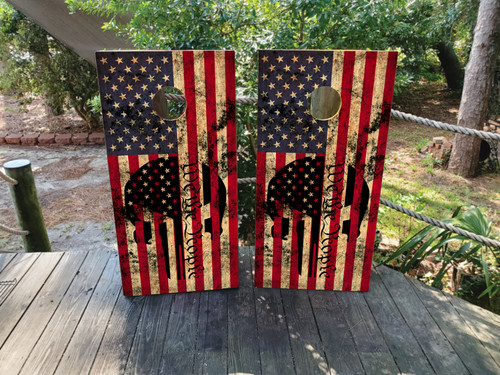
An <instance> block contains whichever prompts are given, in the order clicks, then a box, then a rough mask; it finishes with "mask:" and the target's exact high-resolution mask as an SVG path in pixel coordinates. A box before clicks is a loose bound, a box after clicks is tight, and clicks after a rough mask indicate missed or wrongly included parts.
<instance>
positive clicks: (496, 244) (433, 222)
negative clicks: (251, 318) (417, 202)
mask: <svg viewBox="0 0 500 375" xmlns="http://www.w3.org/2000/svg"><path fill="white" fill-rule="evenodd" d="M256 181H257V179H256V178H255V177H247V178H238V183H240V184H251V183H255V182H256ZM380 203H382V204H383V205H384V206H387V207H389V208H392V209H393V210H396V211H399V212H401V213H403V214H405V215H408V216H411V217H414V218H415V219H418V220H421V221H423V222H426V223H427V224H431V225H434V226H435V227H438V228H442V229H446V230H449V231H450V232H453V233H456V234H459V235H461V236H464V237H467V238H471V239H473V240H475V241H478V242H481V243H483V244H485V245H488V246H491V247H496V248H499V249H500V242H499V241H496V240H493V239H491V238H488V237H484V236H480V235H477V234H475V233H472V232H469V231H467V230H463V229H460V228H457V227H454V226H453V225H450V224H448V223H445V222H442V221H440V220H436V219H433V218H432V217H429V216H425V215H422V214H420V213H418V212H415V211H412V210H409V209H407V208H404V207H402V206H399V205H397V204H395V203H392V202H391V201H388V200H387V199H384V198H380Z"/></svg>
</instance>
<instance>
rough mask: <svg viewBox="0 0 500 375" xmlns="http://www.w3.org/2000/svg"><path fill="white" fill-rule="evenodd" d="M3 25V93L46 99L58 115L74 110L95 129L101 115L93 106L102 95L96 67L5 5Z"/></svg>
mask: <svg viewBox="0 0 500 375" xmlns="http://www.w3.org/2000/svg"><path fill="white" fill-rule="evenodd" d="M0 24H1V27H0V51H2V52H3V53H2V58H1V60H0V63H1V65H2V66H3V72H2V77H1V79H0V89H1V90H3V91H4V92H8V93H10V94H15V95H17V96H18V97H23V96H28V95H30V94H34V95H42V96H43V97H44V98H45V99H46V103H47V104H48V105H49V106H50V107H51V109H52V111H53V113H54V114H56V115H57V114H61V113H62V112H63V111H64V110H65V109H67V108H69V107H73V108H74V109H75V110H76V112H77V113H78V115H80V117H82V119H83V120H84V121H85V122H86V123H87V124H88V126H89V127H91V128H92V127H95V126H96V125H97V121H98V118H99V116H100V114H99V111H95V109H93V108H92V106H91V100H92V98H93V97H94V96H96V95H97V93H98V88H97V77H96V72H95V69H94V67H93V66H92V65H90V64H89V63H88V62H86V61H85V60H83V59H81V58H80V57H79V56H78V55H76V54H75V53H74V52H73V51H71V50H70V49H68V48H67V47H66V46H64V45H63V44H61V43H60V42H59V41H57V40H56V39H54V38H52V37H51V36H50V35H49V34H48V33H47V32H46V31H45V30H43V29H42V28H40V27H39V26H38V25H37V24H35V23H34V22H33V21H31V20H29V19H28V18H26V17H25V16H24V15H22V14H21V13H20V12H18V11H16V10H14V9H13V8H12V7H10V6H8V5H7V4H5V3H4V2H0Z"/></svg>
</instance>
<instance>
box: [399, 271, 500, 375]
mask: <svg viewBox="0 0 500 375" xmlns="http://www.w3.org/2000/svg"><path fill="white" fill-rule="evenodd" d="M408 280H410V282H411V284H412V285H413V286H414V288H415V290H416V291H417V295H418V296H419V297H420V299H421V300H422V302H423V303H424V305H425V307H426V308H427V310H428V311H429V313H430V314H431V315H432V317H433V319H434V321H435V322H436V323H437V324H438V326H439V328H441V330H442V331H443V332H444V334H445V335H446V337H447V338H448V340H449V341H450V343H451V345H452V346H453V349H454V350H455V351H456V352H457V354H458V355H459V357H460V359H461V360H462V362H463V363H464V364H465V366H466V367H467V369H468V370H469V371H470V372H471V373H473V374H499V373H500V368H499V367H498V366H497V364H496V363H495V361H494V360H493V358H492V357H491V356H490V354H489V353H488V352H487V351H486V350H485V348H484V346H483V344H481V342H480V341H479V340H478V339H476V337H474V333H473V332H472V331H471V330H470V328H469V327H468V325H467V324H466V323H465V321H464V320H463V319H462V317H461V316H460V315H459V314H458V312H457V311H456V310H455V308H454V307H453V305H452V304H451V303H450V302H449V301H448V300H447V298H446V297H445V296H444V294H443V293H442V292H441V291H440V290H437V289H435V288H431V287H429V286H427V285H425V284H423V283H421V282H419V281H418V280H413V279H408Z"/></svg>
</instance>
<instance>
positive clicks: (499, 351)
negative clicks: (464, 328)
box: [446, 295, 500, 365]
mask: <svg viewBox="0 0 500 375" xmlns="http://www.w3.org/2000/svg"><path fill="white" fill-rule="evenodd" d="M446 298H448V300H449V301H450V302H451V303H452V304H453V307H455V309H456V310H457V311H458V313H459V314H460V316H461V317H462V318H463V319H464V320H465V321H466V322H467V324H468V325H469V328H470V329H471V330H472V332H474V335H475V336H476V337H477V339H478V340H479V341H481V342H482V344H483V345H484V347H485V348H486V350H487V351H488V352H489V353H490V355H491V356H492V357H493V359H494V360H495V362H496V364H497V365H500V324H499V318H500V317H499V316H498V315H497V314H495V313H492V312H491V311H488V310H485V309H482V308H480V307H479V306H475V305H473V304H471V303H469V302H467V301H464V300H463V299H460V298H458V297H455V296H452V295H446Z"/></svg>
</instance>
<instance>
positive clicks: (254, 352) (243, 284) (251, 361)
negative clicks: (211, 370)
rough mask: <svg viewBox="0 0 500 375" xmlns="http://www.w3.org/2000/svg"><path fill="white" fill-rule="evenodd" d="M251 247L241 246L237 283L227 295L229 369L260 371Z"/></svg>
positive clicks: (243, 371)
mask: <svg viewBox="0 0 500 375" xmlns="http://www.w3.org/2000/svg"><path fill="white" fill-rule="evenodd" d="M252 254H253V248H251V247H250V246H245V247H240V250H239V256H240V271H239V275H240V287H239V288H237V289H230V290H228V291H227V295H228V347H229V349H228V350H229V351H228V372H229V373H231V374H235V373H244V374H260V371H261V369H260V354H259V341H258V336H257V316H256V311H255V295H254V287H253V277H252V269H253V262H254V261H253V257H252Z"/></svg>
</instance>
